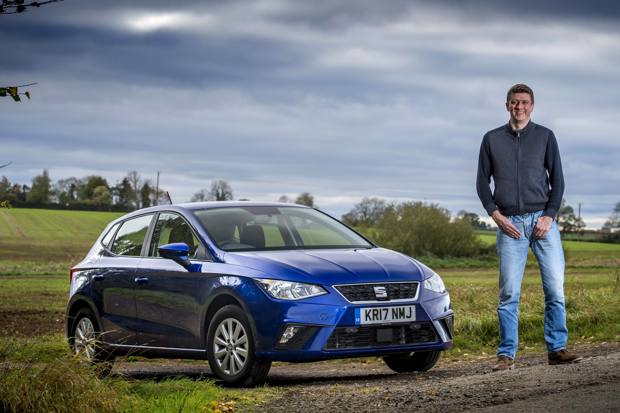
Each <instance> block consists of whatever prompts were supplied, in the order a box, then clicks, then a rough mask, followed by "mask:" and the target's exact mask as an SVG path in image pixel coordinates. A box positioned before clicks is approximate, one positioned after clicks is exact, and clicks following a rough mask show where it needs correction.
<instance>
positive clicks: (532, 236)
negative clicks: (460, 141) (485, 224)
mask: <svg viewBox="0 0 620 413" xmlns="http://www.w3.org/2000/svg"><path fill="white" fill-rule="evenodd" d="M533 109H534V92H533V91H532V89H531V88H530V87H529V86H527V85H524V84H517V85H514V86H513V87H511V88H510V90H508V94H507V96H506V110H507V111H508V112H509V113H510V121H509V122H508V123H507V124H506V125H504V126H500V127H499V128H497V129H494V130H492V131H489V132H487V133H486V134H485V135H484V138H483V139H482V145H481V146H480V157H479V160H478V178H477V182H476V188H477V190H478V196H479V197H480V201H482V205H483V206H484V209H486V211H487V212H488V214H489V215H490V216H491V217H492V218H493V220H494V221H495V222H496V223H497V226H498V228H499V230H498V232H497V253H498V255H499V262H500V263H499V266H500V268H499V306H498V308H497V314H498V316H499V330H500V343H499V347H498V349H497V364H496V365H495V366H494V367H493V370H495V371H497V370H509V369H513V368H514V358H515V355H516V352H517V347H518V343H519V340H518V322H519V318H518V311H519V308H518V307H519V296H520V291H521V280H522V279H523V272H524V270H525V263H526V261H527V253H528V249H529V248H531V249H532V251H533V253H534V255H535V256H536V259H537V260H538V264H539V266H540V272H541V276H542V284H543V291H544V294H545V321H544V336H545V342H546V344H547V351H548V360H549V364H564V363H574V362H577V361H580V360H581V357H578V356H576V355H574V354H571V353H569V352H568V351H567V350H566V342H567V340H568V330H567V328H566V309H565V305H564V253H563V251H562V243H561V240H560V233H559V231H558V227H557V224H556V222H555V216H556V214H557V212H558V209H559V208H560V204H561V202H562V195H563V192H564V177H563V175H562V164H561V162H560V152H559V149H558V144H557V141H556V139H555V136H554V134H553V132H552V131H551V130H549V129H547V128H545V127H544V126H541V125H537V124H535V123H534V122H532V121H531V120H530V115H531V113H532V110H533ZM491 177H492V178H493V183H494V186H495V189H494V191H493V192H492V191H491V187H490V181H491Z"/></svg>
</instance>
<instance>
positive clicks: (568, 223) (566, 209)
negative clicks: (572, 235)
mask: <svg viewBox="0 0 620 413" xmlns="http://www.w3.org/2000/svg"><path fill="white" fill-rule="evenodd" d="M558 226H559V227H560V230H561V231H562V232H564V233H568V232H581V231H582V230H583V229H584V228H585V226H586V224H585V223H584V222H583V219H581V217H577V216H576V215H575V210H574V209H573V207H572V206H570V205H568V204H567V203H566V200H565V199H562V204H561V206H560V210H559V211H558Z"/></svg>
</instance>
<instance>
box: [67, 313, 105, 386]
mask: <svg viewBox="0 0 620 413" xmlns="http://www.w3.org/2000/svg"><path fill="white" fill-rule="evenodd" d="M100 338H101V329H100V328H99V323H98V322H97V318H96V317H95V314H94V313H93V312H92V311H91V310H90V309H88V308H83V309H81V310H80V311H78V312H77V314H76V315H75V317H73V324H72V325H71V333H70V335H69V344H70V345H71V350H72V352H73V354H74V355H75V357H76V358H78V359H79V360H80V361H82V362H84V363H87V364H89V365H92V366H94V367H95V369H96V371H97V374H98V375H99V376H100V377H105V376H107V375H109V374H110V372H111V371H112V367H113V365H114V356H113V355H112V354H110V353H109V352H107V351H106V350H105V349H104V348H103V347H102V346H101V341H100Z"/></svg>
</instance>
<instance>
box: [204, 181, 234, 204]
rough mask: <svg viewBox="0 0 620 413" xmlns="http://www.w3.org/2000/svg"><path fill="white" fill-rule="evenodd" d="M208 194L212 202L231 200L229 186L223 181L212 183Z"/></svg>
mask: <svg viewBox="0 0 620 413" xmlns="http://www.w3.org/2000/svg"><path fill="white" fill-rule="evenodd" d="M209 194H210V196H211V199H213V200H214V201H231V200H232V199H233V190H232V188H231V186H230V185H229V184H228V182H226V181H223V180H218V181H213V182H212V183H211V190H210V191H209Z"/></svg>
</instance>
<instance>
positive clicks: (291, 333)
mask: <svg viewBox="0 0 620 413" xmlns="http://www.w3.org/2000/svg"><path fill="white" fill-rule="evenodd" d="M302 329H303V327H302V326H288V327H286V329H285V330H284V333H282V336H281V337H280V344H286V343H288V342H289V341H291V339H292V338H293V337H295V334H297V333H299V331H301V330H302Z"/></svg>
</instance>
